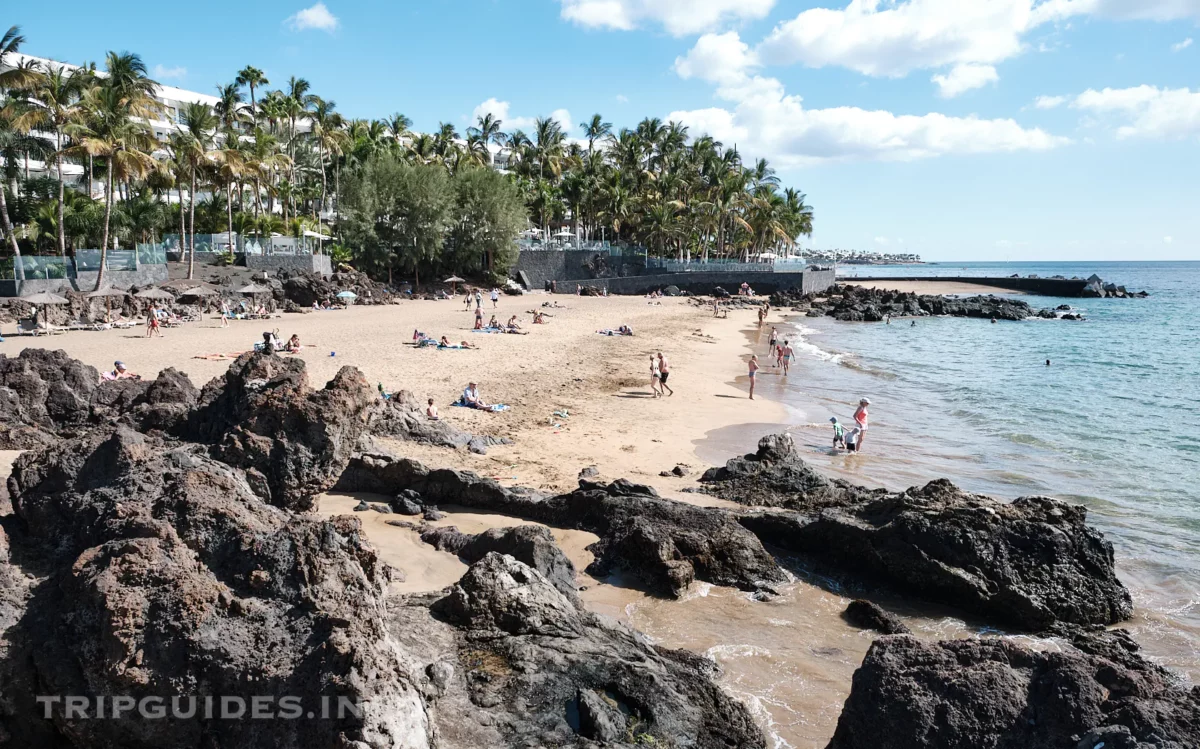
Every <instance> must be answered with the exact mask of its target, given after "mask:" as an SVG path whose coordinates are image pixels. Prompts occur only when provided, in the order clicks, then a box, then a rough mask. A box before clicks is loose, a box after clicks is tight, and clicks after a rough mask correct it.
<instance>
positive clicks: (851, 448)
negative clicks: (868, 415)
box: [846, 427, 862, 453]
mask: <svg viewBox="0 0 1200 749" xmlns="http://www.w3.org/2000/svg"><path fill="white" fill-rule="evenodd" d="M860 434H862V430H861V429H859V428H858V427H854V428H853V429H851V430H850V431H849V432H846V451H847V452H852V453H856V452H858V436H859V435H860Z"/></svg>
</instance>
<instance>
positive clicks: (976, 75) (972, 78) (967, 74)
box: [931, 63, 1000, 99]
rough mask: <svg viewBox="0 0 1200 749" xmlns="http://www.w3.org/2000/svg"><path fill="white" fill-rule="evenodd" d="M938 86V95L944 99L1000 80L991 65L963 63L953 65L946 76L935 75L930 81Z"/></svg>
mask: <svg viewBox="0 0 1200 749" xmlns="http://www.w3.org/2000/svg"><path fill="white" fill-rule="evenodd" d="M931 80H932V81H933V82H934V83H936V84H937V85H938V94H939V95H940V96H942V97H943V98H946V99H951V98H954V97H955V96H958V95H959V94H962V93H965V92H967V91H970V90H971V89H975V88H982V87H984V86H986V85H987V84H989V83H995V82H996V81H998V80H1000V76H999V75H998V74H997V73H996V68H994V67H992V66H991V65H977V64H971V63H963V64H961V65H955V66H954V67H953V68H952V69H951V70H950V72H949V73H948V74H947V75H942V74H941V73H937V74H935V75H934V76H933V78H932V79H931Z"/></svg>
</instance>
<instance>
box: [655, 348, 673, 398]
mask: <svg viewBox="0 0 1200 749" xmlns="http://www.w3.org/2000/svg"><path fill="white" fill-rule="evenodd" d="M670 374H671V365H670V364H668V363H667V357H665V356H663V352H661V351H659V352H658V384H659V387H660V389H661V390H662V391H663V392H665V393H666V394H667V395H675V391H674V390H672V389H671V388H670V387H668V386H667V377H668V376H669V375H670Z"/></svg>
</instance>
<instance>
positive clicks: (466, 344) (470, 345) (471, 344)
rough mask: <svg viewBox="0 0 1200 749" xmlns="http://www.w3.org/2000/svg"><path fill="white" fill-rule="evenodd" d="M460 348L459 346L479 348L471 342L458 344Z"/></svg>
mask: <svg viewBox="0 0 1200 749" xmlns="http://www.w3.org/2000/svg"><path fill="white" fill-rule="evenodd" d="M458 346H459V348H479V347H478V346H476V345H475V344H473V343H471V342H470V341H463V342H462V343H460V344H458Z"/></svg>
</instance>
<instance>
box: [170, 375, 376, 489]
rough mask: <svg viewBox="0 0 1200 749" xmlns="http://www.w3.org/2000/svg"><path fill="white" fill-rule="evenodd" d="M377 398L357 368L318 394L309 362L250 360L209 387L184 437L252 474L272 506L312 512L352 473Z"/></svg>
mask: <svg viewBox="0 0 1200 749" xmlns="http://www.w3.org/2000/svg"><path fill="white" fill-rule="evenodd" d="M377 400H378V397H377V396H376V394H375V393H374V392H373V391H372V390H371V388H370V386H368V385H367V381H366V379H364V378H363V376H362V373H361V372H359V371H358V370H357V369H354V368H353V367H343V368H342V369H341V370H340V371H339V372H338V373H337V375H336V376H334V378H333V379H332V380H330V381H329V383H328V384H327V385H326V386H325V387H324V388H323V389H321V390H315V391H314V390H313V389H312V388H310V387H309V385H308V375H307V372H306V371H305V367H304V362H303V361H302V360H300V359H292V358H287V359H285V358H282V357H279V356H275V355H274V354H269V353H257V352H256V353H249V354H243V355H242V356H241V357H239V358H238V359H237V361H235V362H234V363H233V364H232V365H231V366H230V367H229V370H228V371H227V372H226V373H225V375H224V377H221V378H217V379H215V380H213V381H212V382H210V383H208V384H207V385H205V386H204V389H203V391H201V394H200V401H199V404H198V406H197V407H196V409H195V410H194V411H192V413H191V414H190V417H189V419H188V423H187V424H186V426H185V427H184V428H183V429H182V435H181V436H183V437H185V438H187V439H191V440H194V441H197V442H203V443H208V444H210V445H212V453H213V456H214V457H216V458H217V459H219V460H221V461H223V462H225V463H227V464H229V465H232V466H236V467H238V468H242V469H244V470H245V471H246V478H247V480H248V481H249V482H250V486H251V487H252V489H253V490H254V492H255V493H256V494H258V495H259V496H260V497H262V498H263V499H265V500H267V501H268V502H271V503H272V504H275V505H278V506H280V507H288V508H290V509H294V510H307V509H309V508H311V507H312V502H313V497H314V496H315V495H316V494H318V493H320V492H323V491H325V490H326V489H329V488H330V487H331V486H333V484H334V482H336V481H337V478H338V476H339V475H340V474H341V473H342V470H343V469H344V468H345V467H346V464H347V462H349V460H350V456H351V454H352V452H353V450H354V448H355V446H356V445H357V444H358V441H359V438H360V437H362V436H363V435H364V434H365V433H366V431H367V424H368V421H369V418H370V416H371V413H372V409H373V408H374V407H375V405H376V401H377Z"/></svg>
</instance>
